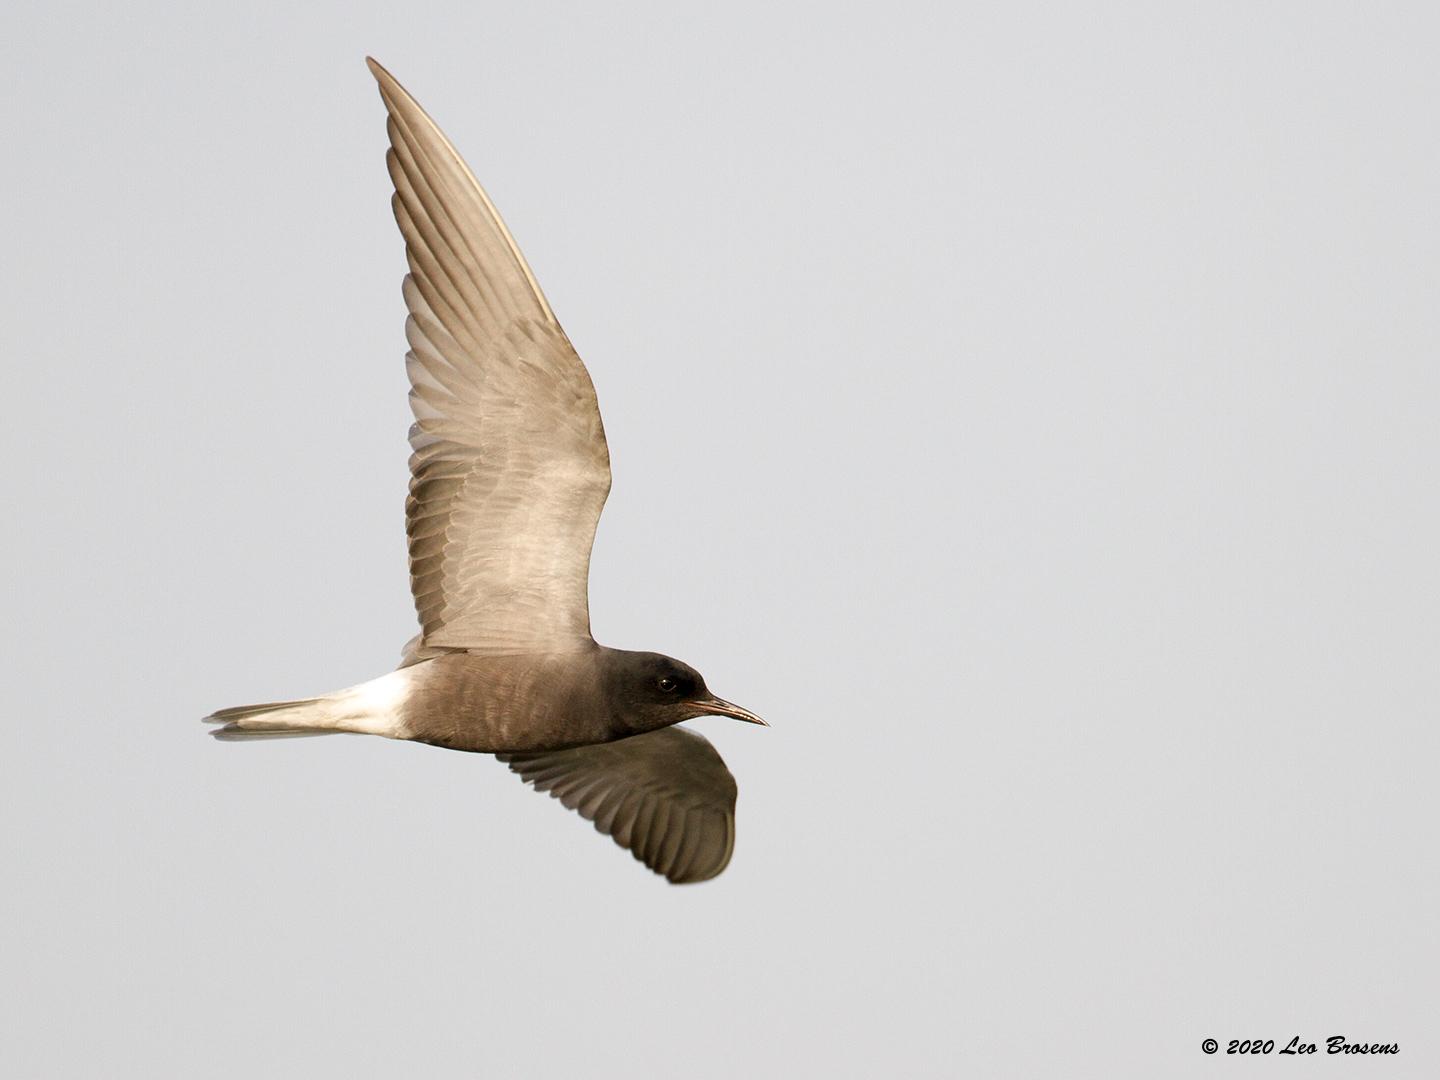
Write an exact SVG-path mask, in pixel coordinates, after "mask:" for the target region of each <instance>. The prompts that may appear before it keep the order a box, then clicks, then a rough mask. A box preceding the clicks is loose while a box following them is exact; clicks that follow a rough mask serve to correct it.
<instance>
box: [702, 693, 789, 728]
mask: <svg viewBox="0 0 1440 1080" xmlns="http://www.w3.org/2000/svg"><path fill="white" fill-rule="evenodd" d="M686 704H687V705H689V706H691V707H692V708H694V709H697V710H699V715H701V716H729V717H732V718H734V719H736V720H744V721H745V722H746V723H747V724H759V725H760V726H761V727H769V726H770V725H769V724H767V723H765V721H764V720H761V719H760V717H758V716H756V715H755V714H754V713H753V712H751V711H750V710H749V709H742V708H741V707H740V706H739V705H734V704H732V703H730V702H728V701H726V700H725V699H724V698H718V697H716V696H715V695H714V694H706V695H705V696H704V697H703V698H697V699H696V700H695V701H690V702H686Z"/></svg>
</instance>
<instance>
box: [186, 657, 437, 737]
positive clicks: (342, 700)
mask: <svg viewBox="0 0 1440 1080" xmlns="http://www.w3.org/2000/svg"><path fill="white" fill-rule="evenodd" d="M407 685H408V676H407V675H406V673H405V671H404V670H403V669H402V670H401V671H393V672H391V673H390V674H389V675H384V676H381V677H380V678H378V679H375V680H372V681H371V682H368V683H361V684H360V685H359V686H352V687H350V689H348V690H341V691H338V692H337V693H334V694H326V695H324V696H323V697H315V698H305V699H303V700H301V701H269V702H266V703H264V704H263V705H238V706H236V707H235V708H233V709H220V710H219V711H217V712H213V713H211V714H210V715H209V716H207V717H205V722H206V723H207V724H218V725H220V726H219V727H217V728H215V730H213V731H211V732H210V734H211V735H213V736H215V738H217V739H224V740H226V741H241V740H244V741H249V740H253V739H290V738H295V737H296V736H301V735H341V734H353V735H384V736H387V737H389V738H392V739H394V738H404V734H403V731H402V726H401V723H400V715H399V709H400V706H401V704H402V703H403V701H404V696H405V689H406V686H407Z"/></svg>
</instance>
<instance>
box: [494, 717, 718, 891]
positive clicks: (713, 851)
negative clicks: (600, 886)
mask: <svg viewBox="0 0 1440 1080" xmlns="http://www.w3.org/2000/svg"><path fill="white" fill-rule="evenodd" d="M495 756H496V757H497V758H499V759H500V760H501V761H503V762H505V763H506V764H508V765H509V766H510V768H511V769H512V770H514V771H515V772H517V773H519V774H520V776H521V778H523V779H525V780H527V781H529V782H531V783H532V784H534V785H535V790H536V791H548V792H549V793H550V794H551V796H553V797H554V798H557V799H559V800H560V801H561V802H562V803H564V804H565V805H566V806H568V807H569V808H570V809H571V810H576V811H578V812H579V813H580V815H581V816H582V817H584V818H586V819H588V820H589V821H592V822H594V823H595V828H596V829H597V830H599V831H600V832H602V833H604V834H605V835H606V836H609V837H611V838H612V839H613V840H614V841H615V842H616V843H617V844H619V845H620V846H621V847H623V848H628V849H629V850H630V852H631V853H632V854H633V855H634V856H635V857H636V858H637V859H639V860H640V861H641V862H643V863H644V864H645V865H646V866H648V867H650V869H651V870H654V871H655V872H656V873H657V874H664V875H665V877H667V878H668V879H669V880H670V881H671V882H672V883H674V884H676V885H684V884H688V883H690V882H695V881H707V880H709V879H710V878H713V877H715V876H716V875H717V874H719V873H720V871H722V870H724V869H725V867H726V866H727V865H728V864H729V862H730V853H731V851H733V850H734V847H735V778H734V777H733V776H731V775H730V770H729V769H727V768H726V767H725V762H724V761H723V760H722V759H721V757H720V755H719V754H718V753H716V752H715V748H714V747H713V746H711V745H710V743H709V741H708V740H706V739H705V737H704V736H702V735H697V734H696V733H695V732H693V731H689V730H687V729H685V728H680V727H668V728H661V729H660V730H659V731H651V732H648V733H646V734H644V735H634V736H631V737H630V738H628V739H619V740H617V741H615V742H609V743H598V744H596V745H594V746H578V747H575V748H573V749H570V750H556V751H551V752H548V753H539V754H496V755H495Z"/></svg>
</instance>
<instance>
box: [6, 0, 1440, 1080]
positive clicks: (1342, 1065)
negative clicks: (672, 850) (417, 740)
mask: <svg viewBox="0 0 1440 1080" xmlns="http://www.w3.org/2000/svg"><path fill="white" fill-rule="evenodd" d="M1437 32H1440V17H1437V15H1436V14H1435V10H1434V8H1433V7H1432V6H1431V5H1428V4H1419V3H1415V4H1388V5H1360V4H1353V5H1343V4H1333V3H1321V4H1314V3H1310V4H1299V3H1296V4H1262V5H1256V4H1177V3H1170V4H1163V5H1154V4H1105V5H1074V4H1055V5H1032V4H1024V3H1020V4H1016V3H1003V4H1001V3H997V4H986V5H973V4H955V3H947V4H935V5H904V4H901V5H895V4H885V5H879V4H876V5H869V6H857V5H844V6H839V5H831V4H827V5H821V4H816V5H813V6H802V5H786V4H775V3H764V4H758V3H757V4H743V3H742V4H733V3H732V4H726V5H722V6H719V7H715V6H710V5H707V6H704V7H703V8H702V7H701V6H699V5H693V6H687V5H675V4H661V3H652V4H606V5H588V4H568V5H562V4H554V3H545V2H536V3H524V4H520V3H505V4H499V3H485V2H470V3H463V4H459V3H449V4H446V3H430V2H418V0H417V2H412V3H405V4H397V3H391V4H384V5H380V4H368V3H358V4H357V3H339V2H334V3H298V4H297V3H243V4H226V5H219V4H210V5H202V6H191V7H188V8H187V7H186V6H184V5H170V4H164V5H161V4H143V3H138V4H113V5H102V4H99V3H87V4H67V3H57V2H54V0H47V2H45V3H32V2H20V0H12V2H10V3H8V4H7V5H6V6H5V10H4V13H3V15H0V57H3V61H4V70H5V72H6V81H7V86H8V93H7V99H8V101H9V103H10V106H9V108H8V109H6V110H5V115H4V144H3V145H4V150H3V161H4V169H3V180H0V191H3V195H4V202H5V206H6V213H5V214H3V215H0V250H3V251H4V252H5V258H4V259H3V260H0V341H3V342H4V383H3V388H4V395H3V405H0V408H3V419H0V449H3V452H4V454H5V461H6V462H7V463H8V467H7V468H6V469H4V470H3V484H4V488H3V505H4V506H5V507H6V509H7V513H6V514H5V515H4V525H3V528H0V538H3V555H4V559H3V566H4V570H3V574H4V577H5V581H4V587H3V596H4V598H5V599H4V607H5V616H4V619H3V623H0V625H3V631H4V635H5V639H4V641H3V648H4V655H5V656H6V658H7V660H6V665H5V670H6V677H5V678H4V679H3V680H0V705H3V715H4V722H5V723H6V725H7V730H8V733H9V734H8V738H7V739H6V741H5V752H4V753H3V754H0V800H3V814H0V834H3V852H0V856H3V865H4V867H5V874H4V877H5V881H6V885H5V890H4V892H5V901H4V908H5V917H4V918H3V920H0V956H3V957H4V961H3V967H4V974H3V975H0V994H3V998H4V1000H3V1001H0V1072H4V1073H5V1075H7V1076H16V1077H80V1078H85V1080H90V1078H95V1077H125V1078H129V1077H135V1078H145V1080H150V1078H154V1077H167V1076H175V1077H180V1076H184V1077H207V1078H208V1077H216V1078H229V1077H235V1078H246V1080H251V1078H254V1077H282V1076H293V1077H301V1076H303V1077H307V1078H322V1077H324V1078H328V1077H335V1078H345V1080H353V1078H363V1077H425V1078H437V1080H443V1078H451V1077H455V1078H460V1077H467V1078H469V1077H497V1078H498V1077H521V1076H524V1077H532V1076H533V1077H549V1076H572V1077H573V1076H586V1077H624V1078H633V1077H661V1076H665V1077H697V1078H709V1077H717V1078H718V1077H739V1076H744V1077H771V1076H773V1077H786V1078H790V1077H805V1076H817V1077H821V1076H823V1077H852V1076H853V1077H867V1078H868V1077H882V1076H893V1077H907V1078H908V1077H955V1076H985V1077H1001V1076H1016V1077H1027V1078H1033V1077H1062V1076H1104V1077H1107V1078H1108V1077H1130V1076H1134V1077H1147V1078H1148V1077H1157V1076H1164V1077H1187V1076H1214V1075H1219V1074H1220V1073H1223V1072H1228V1071H1233V1069H1234V1068H1236V1067H1238V1066H1237V1065H1235V1064H1234V1063H1229V1062H1224V1061H1220V1060H1215V1059H1211V1058H1209V1057H1207V1056H1206V1055H1205V1054H1204V1053H1203V1052H1202V1049H1201V1043H1202V1040H1204V1039H1206V1038H1215V1039H1217V1040H1219V1041H1220V1043H1221V1055H1220V1056H1221V1058H1223V1057H1224V1049H1225V1044H1226V1043H1227V1042H1228V1041H1229V1040H1230V1039H1238V1038H1255V1037H1260V1038H1273V1039H1276V1040H1277V1042H1278V1043H1279V1044H1280V1045H1283V1044H1284V1043H1285V1042H1287V1041H1288V1040H1289V1039H1290V1037H1291V1036H1292V1035H1299V1036H1301V1038H1302V1041H1314V1042H1322V1043H1323V1040H1324V1039H1325V1038H1326V1037H1328V1036H1331V1035H1337V1034H1343V1035H1345V1036H1347V1037H1349V1038H1350V1039H1351V1040H1352V1041H1363V1042H1367V1043H1368V1042H1380V1043H1398V1044H1399V1046H1400V1054H1399V1055H1398V1056H1396V1057H1394V1058H1393V1059H1391V1058H1386V1059H1378V1060H1372V1059H1368V1058H1367V1059H1365V1060H1364V1061H1357V1060H1356V1059H1354V1058H1334V1057H1328V1056H1326V1055H1325V1054H1324V1047H1323V1045H1322V1046H1321V1053H1320V1054H1319V1055H1318V1056H1317V1057H1316V1058H1314V1059H1310V1060H1307V1061H1304V1062H1300V1063H1296V1065H1295V1068H1297V1069H1298V1071H1300V1072H1303V1073H1304V1074H1305V1075H1306V1076H1307V1077H1312V1076H1341V1075H1344V1076H1347V1077H1350V1076H1361V1075H1368V1074H1370V1073H1372V1072H1373V1075H1376V1076H1383V1077H1386V1078H1389V1080H1394V1078H1397V1077H1420V1076H1434V1075H1436V1072H1437V1069H1440V1049H1437V1044H1436V1041H1435V1016H1436V1009H1437V1005H1440V986H1437V976H1436V972H1437V971H1440V931H1437V921H1436V918H1435V912H1436V911H1437V910H1440V848H1437V844H1436V837H1435V830H1436V823H1437V811H1440V765H1437V762H1440V725H1437V723H1436V720H1437V716H1436V713H1437V706H1436V699H1437V679H1436V671H1437V664H1436V659H1437V648H1440V570H1437V560H1436V553H1437V550H1440V496H1437V486H1436V469H1437V466H1440V424H1437V405H1440V365H1437V345H1440V304H1437V302H1436V299H1437V295H1440V235H1437V232H1440V200H1437V198H1436V193H1437V191H1440V143H1437V140H1436V134H1435V133H1436V106H1435V103H1436V101H1437V100H1440V66H1437V64H1436V63H1435V57H1436V54H1437V47H1440V40H1437V37H1440V34H1437ZM366 53H373V54H374V55H375V56H376V57H377V58H378V59H380V60H381V62H383V63H384V64H386V65H387V66H388V67H389V68H390V69H391V70H392V71H393V72H394V73H395V75H396V76H397V78H399V79H400V80H401V81H402V82H403V83H404V84H405V85H406V86H407V87H408V88H409V89H410V90H411V91H412V92H413V93H414V94H415V95H416V97H417V98H418V99H419V101H420V102H421V103H422V104H423V105H424V106H425V107H426V108H427V109H428V110H429V111H430V112H431V114H432V115H433V116H434V117H435V118H436V119H437V121H438V122H439V123H440V124H441V125H442V126H443V127H444V128H445V130H446V131H447V133H448V134H449V136H450V137H451V139H452V140H453V141H454V142H455V144H456V145H457V146H458V147H459V148H460V150H461V152H462V153H463V154H464V155H465V157H466V158H467V159H468V160H469V162H470V164H471V165H472V166H473V168H474V170H475V172H476V174H477V175H478V176H479V178H480V179H481V181H482V182H483V183H484V184H485V185H486V186H487V188H488V190H489V192H490V194H491V196H492V197H493V199H494V201H495V202H496V204H497V205H498V207H499V208H500V211H501V213H502V214H503V215H504V216H505V218H506V221H507V222H508V224H509V226H510V229H511V231H512V232H513V233H514V235H515V237H516V239H517V241H518V242H519V244H520V246H521V247H522V248H523V250H524V251H525V253H526V255H527V256H528V257H529V260H530V263H531V265H532V266H533V268H534V270H535V273H536V275H537V276H538V278H539V280H540V282H541V284H542V285H543V287H544V289H545V291H546V293H547V295H548V297H549V299H550V302H551V303H552V305H553V307H554V309H555V311H556V313H557V315H558V316H559V318H560V320H561V321H562V323H563V324H564V326H565V328H566V330H567V331H568V332H569V334H570V337H571V338H572V340H573V341H574V343H575V345H576V346H577V348H578V349H579V351H580V354H581V355H582V356H583V357H584V358H585V361H586V363H587V364H588V366H589V368H590V371H591V373H592V375H593V377H594V381H595V384H596V387H597V390H598V393H599V398H600V405H601V409H602V411H603V413H604V417H605V426H606V430H607V433H608V435H609V441H610V449H611V454H612V458H613V463H614V476H615V482H614V491H613V494H612V496H611V498H610V502H609V506H608V508H607V510H606V512H605V516H604V518H603V519H602V521H601V524H600V531H599V536H598V539H597V543H596V549H595V557H594V564H593V567H592V585H591V610H592V613H593V625H594V630H595V634H596V636H597V638H598V639H599V640H601V641H602V642H604V643H606V644H610V645H614V646H617V647H626V648H646V649H656V650H659V651H663V652H666V653H669V654H671V655H674V656H678V657H680V658H682V659H684V660H686V661H688V662H690V663H693V664H694V665H696V666H697V667H698V668H699V669H700V670H701V671H702V672H704V674H705V676H706V677H707V679H708V681H709V683H710V685H711V687H712V688H713V689H714V690H716V691H717V692H718V693H720V694H722V695H723V696H725V697H727V698H732V699H733V700H735V701H738V702H740V703H742V704H744V705H746V706H748V707H750V708H753V709H755V710H756V711H757V712H759V713H761V714H762V715H763V716H765V717H766V718H767V719H769V720H770V721H771V723H772V724H773V725H774V726H773V727H772V728H771V729H769V730H764V729H759V728H753V727H749V726H747V725H741V724H736V723H734V722H733V721H725V720H720V719H710V720H705V721H701V722H700V723H699V724H698V725H696V726H697V727H698V728H699V729H700V730H702V731H703V732H704V733H705V734H706V735H708V736H709V737H711V738H712V739H713V741H714V742H715V744H716V746H717V748H718V749H719V750H720V752H721V753H722V754H723V755H724V757H725V758H726V760H727V762H728V763H729V765H730V767H731V769H732V771H733V772H734V773H735V776H736V778H737V780H738V783H739V787H740V801H739V810H738V842H737V846H736V850H735V856H734V861H733V862H732V864H731V866H730V868H729V870H728V871H727V872H726V873H725V874H724V875H723V876H722V877H720V878H719V879H717V880H716V881H714V882H711V883H709V884H705V885H700V886H692V887H686V888H674V887H670V886H668V885H666V884H665V883H664V882H663V881H662V880H661V879H659V878H657V877H654V876H653V875H651V874H649V873H648V872H647V871H645V870H644V868H643V867H641V866H640V865H639V864H638V863H636V862H634V861H633V860H632V859H631V858H630V857H629V856H628V855H627V854H626V853H624V852H622V851H620V850H619V849H618V848H616V847H615V846H614V845H613V844H611V843H610V842H609V841H608V840H605V839H604V838H601V837H598V836H596V835H595V834H594V832H593V831H592V830H591V829H590V828H589V827H588V826H587V825H586V824H585V823H584V822H582V821H580V820H579V819H578V818H575V817H574V816H573V815H571V814H568V813H566V812H564V811H563V810H562V809H561V808H560V807H559V806H558V805H556V804H555V803H553V802H552V801H550V800H548V799H545V798H542V797H539V796H536V795H535V794H533V793H531V792H529V791H527V790H526V789H525V788H524V787H523V786H522V785H521V784H520V783H519V782H518V780H516V779H515V778H514V777H512V776H511V775H509V774H508V773H507V772H506V770H505V769H503V768H501V767H500V766H498V765H496V764H495V763H494V762H492V761H490V760H488V759H487V758H484V757H479V756H472V755H466V754H459V753H448V752H444V751H441V750H437V749H433V748H430V747H424V746H418V745H408V744H399V743H392V742H388V741H384V740H378V739H365V738H350V739H316V740H290V741H281V742H269V743H264V744H259V745H221V744H217V743H214V742H212V741H211V740H209V739H207V738H205V736H204V730H203V728H202V726H201V725H200V723H199V722H198V721H199V718H200V717H201V716H202V715H204V714H205V713H208V712H210V711H211V710H212V709H215V708H218V707H222V706H227V705H235V704H241V703H245V702H250V701H257V700H272V699H277V698H289V697H301V696H308V695H312V694H315V693H318V692H322V691H327V690H331V689H335V688H337V687H342V686H347V685H350V684H353V683H356V682H359V681H361V680H364V679H368V678H371V677H374V676H376V675H379V674H381V673H382V672H384V671H386V670H388V669H389V668H390V667H392V666H393V665H394V663H395V661H396V660H397V658H398V654H399V649H400V647H401V645H402V644H403V643H404V641H405V640H406V639H407V638H408V637H410V635H411V634H412V633H413V632H414V627H415V617H414V611H413V607H412V605H411V601H410V596H409V592H408V588H407V577H406V573H405V545H404V532H403V516H402V515H403V498H404V490H405V483H406V478H407V473H406V465H405V462H406V455H407V450H408V448H407V446H406V443H405V431H406V427H407V425H408V423H409V412H408V408H407V405H406V401H405V390H406V382H405V375H404V368H403V359H402V358H403V354H404V349H405V345H404V338H403V332H402V324H403V318H404V308H403V304H402V300H401V296H400V279H401V276H402V274H403V272H404V257H403V252H402V248H401V243H400V240H399V237H398V235H397V233H396V230H395V227H394V224H393V221H392V220H391V217H390V209H389V192H390V187H389V180H388V177H387V176H386V172H385V168H384V161H383V155H384V148H385V144H386V140H385V129H384V112H383V108H382V105H381V102H380V99H379V97H378V95H377V93H376V91H375V87H374V84H373V81H372V80H371V78H370V76H369V75H368V73H367V72H366V70H365V67H364V64H363V62H362V59H363V57H364V55H365V54H366ZM1278 1048H1279V1046H1277V1050H1278ZM1290 1060H1291V1059H1285V1061H1287V1062H1288V1061H1290ZM1272 1067H1273V1068H1276V1069H1279V1070H1280V1071H1285V1070H1286V1068H1287V1065H1286V1064H1285V1063H1284V1062H1281V1061H1280V1060H1279V1059H1278V1058H1277V1060H1276V1061H1275V1062H1274V1063H1273V1065H1270V1066H1261V1067H1260V1068H1261V1070H1262V1071H1264V1070H1265V1069H1267V1068H1272Z"/></svg>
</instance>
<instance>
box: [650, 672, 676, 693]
mask: <svg viewBox="0 0 1440 1080" xmlns="http://www.w3.org/2000/svg"><path fill="white" fill-rule="evenodd" d="M655 685H656V686H658V687H660V689H661V691H662V692H663V693H666V694H670V693H674V691H675V688H676V687H677V686H679V685H680V684H679V683H677V682H676V681H675V680H674V679H672V678H671V677H670V676H669V675H662V676H660V681H659V682H657V683H656V684H655Z"/></svg>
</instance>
